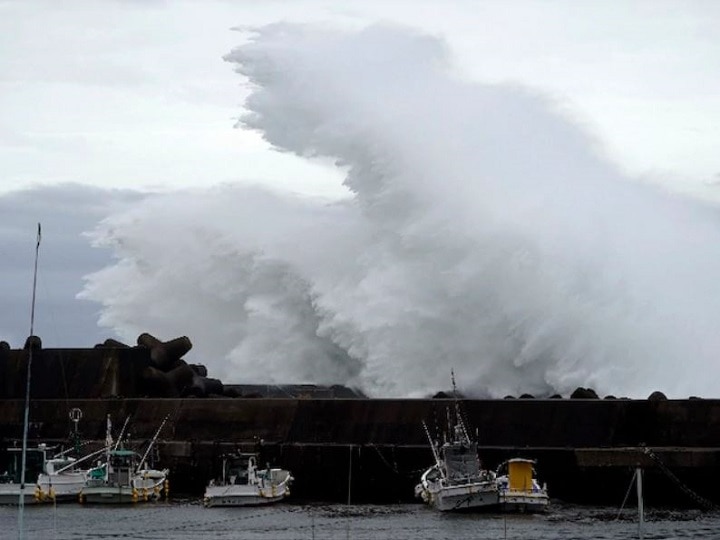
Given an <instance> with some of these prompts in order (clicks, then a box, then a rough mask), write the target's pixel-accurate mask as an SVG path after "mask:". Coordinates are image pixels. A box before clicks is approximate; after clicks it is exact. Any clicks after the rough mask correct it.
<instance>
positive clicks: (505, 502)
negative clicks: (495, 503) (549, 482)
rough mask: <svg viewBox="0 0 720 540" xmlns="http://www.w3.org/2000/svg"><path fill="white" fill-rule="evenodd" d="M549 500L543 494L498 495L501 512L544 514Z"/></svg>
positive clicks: (510, 493)
mask: <svg viewBox="0 0 720 540" xmlns="http://www.w3.org/2000/svg"><path fill="white" fill-rule="evenodd" d="M549 503H550V500H549V499H548V497H547V495H545V494H533V493H512V492H509V493H500V510H501V511H503V512H513V513H521V514H523V513H527V514H533V513H538V512H545V511H546V510H547V509H548V505H549Z"/></svg>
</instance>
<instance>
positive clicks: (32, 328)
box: [18, 223, 41, 540]
mask: <svg viewBox="0 0 720 540" xmlns="http://www.w3.org/2000/svg"><path fill="white" fill-rule="evenodd" d="M40 236H41V231H40V224H39V223H38V228H37V242H36V243H35V268H34V270H33V287H32V304H31V307H30V337H32V336H33V334H34V332H35V290H36V289H37V267H38V254H39V253H40ZM33 348H34V344H33V341H32V340H30V341H29V343H28V364H27V376H26V377H25V418H24V420H23V440H22V459H21V465H20V499H19V501H18V505H19V509H18V538H19V539H20V540H22V539H23V537H24V536H25V531H24V530H23V529H24V528H25V525H24V523H23V518H24V513H25V466H26V462H27V440H28V426H29V425H30V376H31V374H32V358H33Z"/></svg>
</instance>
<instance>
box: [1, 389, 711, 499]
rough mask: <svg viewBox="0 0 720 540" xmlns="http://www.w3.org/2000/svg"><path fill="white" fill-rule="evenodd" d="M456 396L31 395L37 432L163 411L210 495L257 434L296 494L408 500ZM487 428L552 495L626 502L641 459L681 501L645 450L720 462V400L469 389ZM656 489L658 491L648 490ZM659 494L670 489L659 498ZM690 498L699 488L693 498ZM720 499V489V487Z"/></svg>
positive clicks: (183, 475)
mask: <svg viewBox="0 0 720 540" xmlns="http://www.w3.org/2000/svg"><path fill="white" fill-rule="evenodd" d="M23 404H24V402H23V401H22V400H17V399H4V400H0V419H2V420H1V421H0V439H2V440H3V445H4V446H7V445H8V444H10V443H11V441H17V440H18V439H19V438H20V437H21V434H22V418H23ZM453 404H454V401H453V400H448V399H281V398H275V399H263V398H214V399H198V398H187V399H138V398H135V399H120V398H115V399H85V400H83V399H67V400H43V399H38V400H33V401H32V402H31V408H30V419H31V426H30V428H31V429H30V437H31V439H32V440H37V441H49V440H57V441H62V440H65V439H66V438H67V434H68V433H69V431H70V429H72V424H71V422H70V420H69V418H68V412H69V410H70V409H72V408H75V407H77V408H79V409H80V410H82V412H83V417H82V420H81V421H80V423H79V428H80V432H81V435H82V437H83V438H84V439H93V440H98V441H101V440H103V439H104V437H105V426H106V417H107V415H108V414H109V415H111V417H112V419H113V422H114V425H115V426H116V430H119V428H120V426H121V425H122V422H123V421H124V420H125V418H126V417H130V436H131V439H132V440H134V441H137V442H141V441H147V440H148V439H150V438H151V437H152V435H153V434H154V433H155V431H156V430H157V428H158V426H159V425H160V423H161V422H162V420H163V418H165V417H166V416H167V417H168V423H167V425H166V426H165V428H164V429H163V431H162V433H161V435H160V439H159V440H160V444H159V450H160V458H161V460H162V462H163V463H164V464H165V465H166V466H170V468H171V470H172V476H171V478H172V483H173V489H174V491H175V492H181V493H187V494H191V495H198V496H199V495H200V494H201V493H202V489H203V487H204V485H205V483H206V482H207V479H208V478H210V477H212V475H213V471H214V469H215V468H216V467H217V466H218V464H219V459H220V456H221V454H222V453H223V452H226V451H228V450H230V449H232V448H235V447H238V446H244V447H246V448H247V446H248V445H254V446H255V447H256V448H258V449H260V451H261V454H262V455H263V458H262V459H266V460H268V461H270V462H272V463H274V464H279V465H282V466H284V467H287V468H289V469H291V470H292V472H293V474H294V476H295V477H296V483H295V488H294V490H293V492H294V494H295V495H296V496H299V497H301V498H306V499H315V500H329V501H345V500H346V499H347V498H348V496H349V497H350V498H351V500H352V501H355V502H407V501H410V500H412V497H413V486H414V484H415V483H416V482H417V481H418V478H419V474H420V472H421V471H422V470H423V469H424V468H426V467H427V466H429V465H430V464H431V463H432V459H433V458H432V454H431V452H430V449H429V446H428V443H427V438H426V435H425V433H424V430H423V428H422V422H423V421H425V422H426V423H427V424H428V427H429V429H430V430H431V431H433V432H434V431H435V425H436V424H437V425H438V426H439V425H442V423H443V420H444V418H445V415H446V411H447V408H448V407H452V406H453ZM460 404H461V408H462V410H463V411H464V414H465V416H466V420H467V423H468V425H469V426H471V428H472V429H473V430H475V429H476V430H477V434H478V438H479V441H480V457H481V459H482V460H483V462H484V465H485V466H487V467H491V468H494V467H496V466H497V465H498V464H499V463H500V462H501V461H502V460H504V459H508V458H510V457H514V456H523V457H529V458H535V459H537V460H538V470H539V472H540V475H541V479H543V480H545V481H547V483H548V485H549V486H550V488H551V495H552V496H553V497H557V498H561V499H564V500H567V501H573V502H610V503H613V502H617V501H615V499H616V498H617V497H620V501H621V500H622V497H623V494H624V492H625V491H626V489H627V483H628V482H629V481H630V478H631V476H632V470H633V468H634V466H636V465H640V466H643V467H646V468H647V469H648V473H649V474H648V475H647V476H646V483H647V484H648V485H649V486H652V485H653V483H659V485H660V486H662V489H658V490H657V491H656V493H655V495H652V494H651V495H649V496H650V497H651V499H650V500H651V502H652V497H653V496H655V497H656V498H658V502H678V501H679V502H682V501H683V498H684V497H685V494H684V493H683V490H682V486H680V485H673V482H671V480H670V479H668V478H666V477H665V475H664V474H663V471H662V470H661V469H660V468H658V466H657V465H658V463H657V462H656V461H653V460H650V459H649V458H648V456H647V455H645V454H644V453H643V452H642V447H644V446H648V447H651V448H653V451H654V455H655V456H656V457H658V459H660V460H662V464H663V465H665V466H666V467H667V468H669V469H670V470H672V471H673V473H674V474H675V476H676V478H677V479H678V480H679V481H680V482H682V483H683V484H685V485H686V487H690V488H691V489H692V490H694V491H696V492H698V493H699V494H701V495H702V496H704V497H708V498H710V499H713V498H717V496H716V495H715V493H716V483H717V479H718V474H720V444H718V443H719V441H720V400H700V399H694V400H659V401H648V400H568V399H562V400H559V399H552V400H531V399H527V400H526V399H522V400H521V399H506V400H468V399H463V400H461V402H460ZM651 493H652V492H651ZM661 499H662V501H661ZM687 502H690V503H692V501H687ZM717 502H720V501H717Z"/></svg>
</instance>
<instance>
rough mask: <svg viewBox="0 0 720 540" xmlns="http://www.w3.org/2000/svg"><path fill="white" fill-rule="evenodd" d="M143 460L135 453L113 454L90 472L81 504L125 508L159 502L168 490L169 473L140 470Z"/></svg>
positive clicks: (124, 450)
mask: <svg viewBox="0 0 720 540" xmlns="http://www.w3.org/2000/svg"><path fill="white" fill-rule="evenodd" d="M140 465H141V456H140V454H138V453H137V452H135V451H133V450H126V449H124V448H119V449H117V450H111V451H110V452H109V455H108V459H107V460H106V461H105V462H104V463H102V464H100V465H99V466H97V467H95V468H93V469H91V470H90V471H89V472H88V478H87V480H86V481H85V485H84V486H83V488H82V490H81V491H80V494H79V499H80V502H84V503H85V502H86V503H91V504H92V503H94V504H123V503H136V502H147V501H156V500H158V499H160V497H161V496H162V493H163V490H164V489H166V483H165V481H166V479H167V475H168V470H167V469H163V470H158V469H147V468H140Z"/></svg>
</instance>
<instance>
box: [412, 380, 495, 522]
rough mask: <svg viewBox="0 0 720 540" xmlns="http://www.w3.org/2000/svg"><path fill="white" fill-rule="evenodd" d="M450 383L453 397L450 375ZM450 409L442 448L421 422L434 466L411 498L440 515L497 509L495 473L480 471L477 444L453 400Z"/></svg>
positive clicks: (421, 478)
mask: <svg viewBox="0 0 720 540" xmlns="http://www.w3.org/2000/svg"><path fill="white" fill-rule="evenodd" d="M452 379H453V392H454V393H455V395H457V394H456V392H455V376H454V374H453V377H452ZM453 408H454V411H453V414H450V412H449V411H448V415H447V416H448V421H447V423H448V425H447V432H446V434H445V441H444V442H443V444H440V443H439V442H436V441H434V440H433V438H432V437H431V436H430V431H429V430H428V428H427V424H426V423H425V422H423V428H424V429H425V434H426V435H427V438H428V441H429V442H430V449H431V450H432V453H433V457H434V458H435V464H434V465H433V466H431V467H430V468H428V469H427V470H426V471H425V472H424V473H423V474H422V476H421V477H420V483H418V484H417V485H416V486H415V495H416V497H418V498H420V499H422V500H423V501H424V502H425V503H427V504H428V505H430V506H432V507H434V508H436V509H437V510H440V511H442V512H447V511H479V510H485V509H488V510H489V509H497V508H498V505H499V503H500V497H499V492H498V486H497V482H496V478H495V473H494V472H493V471H490V470H486V469H483V468H482V466H481V463H480V459H479V457H478V453H477V441H474V440H472V439H471V438H470V435H469V434H468V431H467V427H466V425H465V422H464V421H463V418H462V415H461V413H460V407H459V403H458V400H457V399H455V403H454V407H453Z"/></svg>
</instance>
